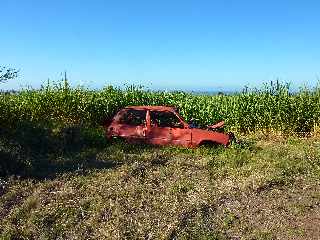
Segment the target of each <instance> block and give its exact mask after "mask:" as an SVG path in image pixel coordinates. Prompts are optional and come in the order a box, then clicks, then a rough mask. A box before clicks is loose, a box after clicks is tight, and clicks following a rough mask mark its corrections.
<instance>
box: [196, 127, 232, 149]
mask: <svg viewBox="0 0 320 240" xmlns="http://www.w3.org/2000/svg"><path fill="white" fill-rule="evenodd" d="M191 131H192V145H193V146H198V145H199V144H201V142H203V141H212V142H215V143H218V144H222V145H224V146H228V145H229V135H228V134H225V133H220V132H214V131H207V130H202V129H195V128H193V129H191Z"/></svg>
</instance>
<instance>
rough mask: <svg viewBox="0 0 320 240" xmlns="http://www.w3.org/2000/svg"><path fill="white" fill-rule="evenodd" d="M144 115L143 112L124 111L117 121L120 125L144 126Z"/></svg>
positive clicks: (144, 112)
mask: <svg viewBox="0 0 320 240" xmlns="http://www.w3.org/2000/svg"><path fill="white" fill-rule="evenodd" d="M146 113H147V111H145V110H133V109H130V110H127V111H125V112H124V113H123V114H122V115H121V116H120V119H119V122H120V123H121V124H127V125H131V126H140V125H145V123H146Z"/></svg>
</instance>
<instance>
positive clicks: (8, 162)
mask: <svg viewBox="0 0 320 240" xmlns="http://www.w3.org/2000/svg"><path fill="white" fill-rule="evenodd" d="M108 144H110V143H108V142H107V141H106V140H105V138H104V135H103V131H101V129H100V130H99V129H96V128H90V127H81V126H75V125H69V126H52V125H51V126H49V125H48V124H47V123H39V122H30V121H24V122H19V123H15V124H12V126H10V127H8V126H6V127H3V126H2V127H0V160H1V161H0V177H6V176H10V175H18V176H20V177H26V178H37V179H43V178H53V177H55V176H57V175H59V174H62V173H66V172H72V171H77V172H81V173H86V172H88V171H90V170H93V169H104V168H114V167H117V166H118V165H119V162H114V161H112V160H108V159H106V160H103V161H102V160H98V159H97V154H98V153H99V152H100V151H102V150H103V149H104V148H106V146H108Z"/></svg>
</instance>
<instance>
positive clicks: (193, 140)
mask: <svg viewBox="0 0 320 240" xmlns="http://www.w3.org/2000/svg"><path fill="white" fill-rule="evenodd" d="M103 126H104V128H105V134H106V137H107V138H108V139H112V138H121V139H124V140H126V141H128V142H131V143H147V144H153V145H178V146H184V147H197V146H200V145H210V144H212V145H217V144H221V145H224V146H226V147H227V146H228V145H229V144H230V143H231V142H232V140H233V139H234V135H233V134H232V133H224V132H223V131H221V129H223V127H224V122H223V121H221V122H218V123H217V124H214V125H211V126H207V127H206V128H205V129H202V128H199V127H196V126H195V125H194V124H188V123H186V122H185V121H184V119H183V118H182V117H181V116H180V114H179V113H178V111H177V109H176V108H174V107H165V106H131V107H126V108H123V109H122V110H120V111H119V112H118V113H117V114H116V115H115V116H114V117H113V118H112V119H111V120H110V121H106V122H105V123H104V124H103Z"/></svg>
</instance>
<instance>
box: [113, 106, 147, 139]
mask: <svg viewBox="0 0 320 240" xmlns="http://www.w3.org/2000/svg"><path fill="white" fill-rule="evenodd" d="M146 112H147V111H146V110H136V109H128V110H125V111H124V112H122V113H121V115H120V116H119V120H118V126H117V133H118V136H120V137H123V138H125V139H127V140H129V141H133V142H144V141H145V128H146Z"/></svg>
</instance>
